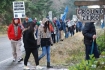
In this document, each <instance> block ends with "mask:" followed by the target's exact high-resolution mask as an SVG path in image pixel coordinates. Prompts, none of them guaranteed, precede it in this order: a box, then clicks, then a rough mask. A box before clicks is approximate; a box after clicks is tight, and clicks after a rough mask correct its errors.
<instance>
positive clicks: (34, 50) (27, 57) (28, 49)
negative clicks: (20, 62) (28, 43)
mask: <svg viewBox="0 0 105 70" xmlns="http://www.w3.org/2000/svg"><path fill="white" fill-rule="evenodd" d="M25 52H26V55H25V59H24V65H26V66H27V62H28V59H29V57H30V54H31V53H32V54H33V56H34V60H35V63H36V65H39V60H38V49H37V48H25Z"/></svg>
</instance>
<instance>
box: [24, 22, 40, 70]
mask: <svg viewBox="0 0 105 70" xmlns="http://www.w3.org/2000/svg"><path fill="white" fill-rule="evenodd" d="M28 24H29V26H28V28H27V29H26V30H25V31H24V33H23V39H24V41H23V42H24V48H25V53H26V55H25V59H24V69H30V68H29V67H27V62H28V59H29V57H30V54H31V53H32V54H33V56H34V60H35V63H36V69H40V66H38V65H39V60H38V50H37V48H38V47H37V39H36V37H35V33H34V32H35V28H34V27H35V23H34V22H28Z"/></svg>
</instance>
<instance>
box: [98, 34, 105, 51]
mask: <svg viewBox="0 0 105 70" xmlns="http://www.w3.org/2000/svg"><path fill="white" fill-rule="evenodd" d="M97 45H98V49H99V51H100V52H103V51H105V35H104V34H102V35H100V36H99V37H98V38H97Z"/></svg>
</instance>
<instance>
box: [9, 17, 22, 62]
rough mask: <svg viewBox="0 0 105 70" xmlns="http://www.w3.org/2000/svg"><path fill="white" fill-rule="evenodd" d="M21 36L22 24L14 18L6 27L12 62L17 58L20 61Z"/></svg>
mask: <svg viewBox="0 0 105 70" xmlns="http://www.w3.org/2000/svg"><path fill="white" fill-rule="evenodd" d="M21 36H22V26H21V25H20V19H19V18H14V19H13V21H12V23H11V24H10V25H9V27H8V38H9V40H10V41H11V47H12V53H13V62H15V61H16V60H18V62H21V61H22V60H23V58H22V57H21V55H22V52H21V45H22V43H21Z"/></svg>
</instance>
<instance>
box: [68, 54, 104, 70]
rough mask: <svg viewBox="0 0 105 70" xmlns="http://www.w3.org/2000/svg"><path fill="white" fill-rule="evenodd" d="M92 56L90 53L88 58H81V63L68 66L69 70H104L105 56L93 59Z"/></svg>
mask: <svg viewBox="0 0 105 70" xmlns="http://www.w3.org/2000/svg"><path fill="white" fill-rule="evenodd" d="M103 53H105V52H103ZM104 55H105V54H104ZM93 56H94V55H90V60H88V61H85V60H83V61H82V62H81V63H79V64H77V65H74V66H72V67H70V68H69V70H105V57H100V58H99V59H95V58H94V57H93Z"/></svg>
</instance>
